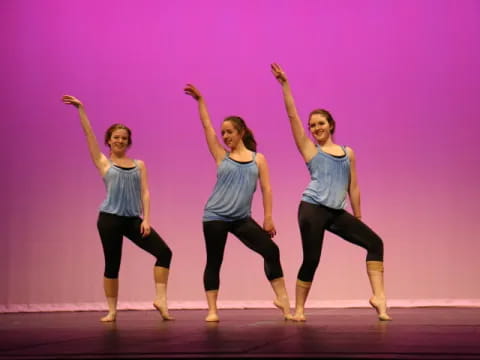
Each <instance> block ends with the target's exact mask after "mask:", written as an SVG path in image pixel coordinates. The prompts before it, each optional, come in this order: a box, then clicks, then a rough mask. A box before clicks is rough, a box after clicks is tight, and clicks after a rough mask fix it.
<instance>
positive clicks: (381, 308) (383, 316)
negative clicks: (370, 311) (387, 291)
mask: <svg viewBox="0 0 480 360" xmlns="http://www.w3.org/2000/svg"><path fill="white" fill-rule="evenodd" d="M369 302H370V305H371V306H372V307H373V308H374V309H375V310H376V312H377V314H378V319H379V320H381V321H390V320H392V318H391V317H390V316H389V315H388V314H387V302H386V301H385V298H383V299H382V298H377V297H375V296H372V297H371V298H370V300H369Z"/></svg>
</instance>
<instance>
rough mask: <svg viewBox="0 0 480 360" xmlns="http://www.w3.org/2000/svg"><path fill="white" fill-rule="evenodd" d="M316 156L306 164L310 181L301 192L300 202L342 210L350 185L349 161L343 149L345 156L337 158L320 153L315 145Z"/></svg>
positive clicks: (318, 147)
mask: <svg viewBox="0 0 480 360" xmlns="http://www.w3.org/2000/svg"><path fill="white" fill-rule="evenodd" d="M317 149H318V152H317V154H316V155H315V156H314V157H313V158H312V159H311V160H310V161H309V162H308V163H307V167H308V171H309V172H310V177H311V181H310V183H309V184H308V186H307V188H306V189H305V191H304V192H303V195H302V200H303V201H306V202H308V203H311V204H316V205H324V206H327V207H329V208H332V209H343V208H344V207H345V204H346V197H347V193H348V187H349V185H350V159H349V158H348V155H347V152H346V150H345V147H343V146H342V149H343V151H344V152H345V156H342V157H337V156H333V155H330V154H327V153H325V152H324V151H322V149H321V148H320V146H319V145H317Z"/></svg>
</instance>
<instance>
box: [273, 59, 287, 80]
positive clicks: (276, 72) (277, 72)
mask: <svg viewBox="0 0 480 360" xmlns="http://www.w3.org/2000/svg"><path fill="white" fill-rule="evenodd" d="M270 68H271V69H272V74H273V76H275V78H276V79H277V80H278V82H279V83H280V84H281V85H283V84H284V83H285V82H287V75H285V72H284V71H283V69H282V68H281V67H280V65H278V64H277V63H273V64H271V65H270Z"/></svg>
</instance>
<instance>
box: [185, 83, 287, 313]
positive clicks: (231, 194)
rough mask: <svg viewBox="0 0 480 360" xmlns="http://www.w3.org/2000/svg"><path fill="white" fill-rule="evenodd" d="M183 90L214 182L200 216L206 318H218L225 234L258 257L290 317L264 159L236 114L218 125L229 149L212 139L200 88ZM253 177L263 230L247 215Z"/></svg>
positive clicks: (278, 303)
mask: <svg viewBox="0 0 480 360" xmlns="http://www.w3.org/2000/svg"><path fill="white" fill-rule="evenodd" d="M184 91H185V93H186V94H187V95H190V96H191V97H192V98H194V99H195V100H196V101H197V102H198V111H199V115H200V120H201V122H202V125H203V129H204V132H205V137H206V140H207V145H208V148H209V150H210V153H211V154H212V156H213V158H214V160H215V163H216V164H217V182H216V184H215V188H214V190H213V193H212V194H211V195H210V198H209V199H208V202H207V204H206V206H205V208H204V215H203V234H204V237H205V245H206V251H207V262H206V266H205V271H204V276H203V283H204V288H205V293H206V298H207V303H208V314H207V317H206V318H205V321H209V322H210V321H219V317H218V309H217V298H218V290H219V286H220V267H221V265H222V261H223V254H224V250H225V244H226V241H227V235H228V233H229V232H230V233H232V234H233V235H235V236H236V237H237V238H238V239H240V241H242V242H243V243H244V244H245V245H246V246H247V247H248V248H250V249H252V250H253V251H255V252H257V253H258V254H260V255H261V256H262V257H263V259H264V271H265V275H266V276H267V279H268V280H269V281H270V284H271V286H272V288H273V291H274V293H275V300H274V304H275V306H276V307H278V308H279V309H280V310H281V311H282V313H283V317H284V319H287V320H288V319H291V314H290V303H289V299H288V295H287V290H286V288H285V280H284V278H283V270H282V266H281V264H280V251H279V248H278V246H277V245H276V244H275V243H274V242H273V240H272V237H273V236H275V234H276V230H275V225H274V223H273V219H272V191H271V187H270V180H269V173H268V166H267V161H266V159H265V157H264V156H263V155H262V154H260V153H257V152H256V147H257V146H256V145H257V144H256V141H255V139H254V136H253V134H252V132H251V130H250V129H249V128H248V127H247V126H246V124H245V122H244V120H243V119H241V118H240V117H238V116H230V117H227V118H226V119H225V120H224V121H223V123H222V127H221V135H222V138H223V142H224V143H225V145H226V146H227V147H228V148H229V150H226V149H225V148H224V147H223V146H222V145H221V144H220V142H219V140H218V138H217V135H216V132H215V129H214V128H213V126H212V123H211V121H210V116H209V114H208V111H207V105H206V103H205V99H204V98H203V96H202V95H201V94H200V91H199V90H198V89H197V88H195V87H194V86H193V85H191V84H187V86H186V87H185V89H184ZM257 181H260V187H261V190H262V195H263V208H264V221H263V229H262V227H260V225H258V224H257V223H256V222H255V220H253V219H252V217H251V206H252V199H253V194H254V192H255V190H256V186H257Z"/></svg>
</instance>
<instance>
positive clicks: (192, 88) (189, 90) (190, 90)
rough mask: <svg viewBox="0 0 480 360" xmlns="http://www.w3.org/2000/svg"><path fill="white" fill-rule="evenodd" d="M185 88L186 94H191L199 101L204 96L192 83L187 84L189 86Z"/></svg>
mask: <svg viewBox="0 0 480 360" xmlns="http://www.w3.org/2000/svg"><path fill="white" fill-rule="evenodd" d="M183 90H184V91H185V94H187V95H190V96H191V97H193V98H194V99H195V100H197V101H198V100H200V99H201V98H202V94H200V91H199V90H198V89H197V88H196V87H195V86H193V85H192V84H187V86H186V87H185V89H183Z"/></svg>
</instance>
